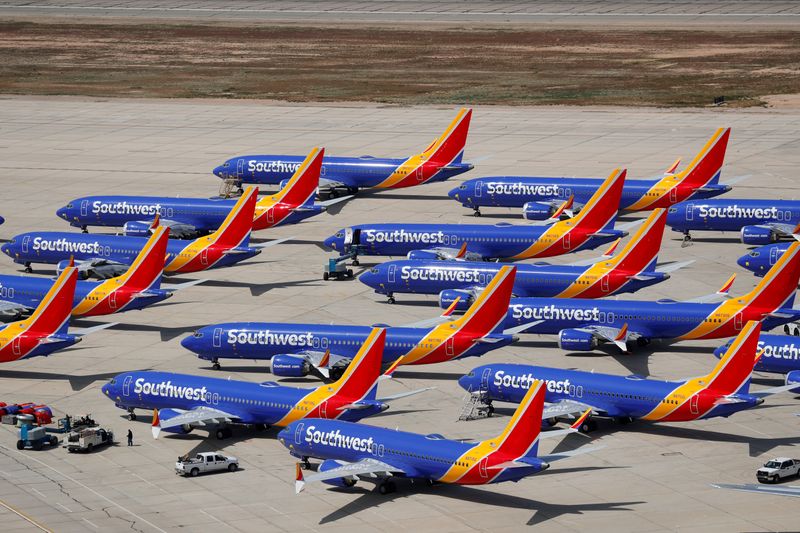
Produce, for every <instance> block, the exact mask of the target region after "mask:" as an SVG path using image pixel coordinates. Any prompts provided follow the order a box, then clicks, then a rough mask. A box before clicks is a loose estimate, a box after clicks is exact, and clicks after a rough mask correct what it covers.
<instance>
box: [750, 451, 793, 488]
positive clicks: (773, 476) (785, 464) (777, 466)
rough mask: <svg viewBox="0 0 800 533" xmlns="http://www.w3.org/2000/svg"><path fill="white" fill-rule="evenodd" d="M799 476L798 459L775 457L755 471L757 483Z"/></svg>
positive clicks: (775, 481)
mask: <svg viewBox="0 0 800 533" xmlns="http://www.w3.org/2000/svg"><path fill="white" fill-rule="evenodd" d="M792 476H800V459H789V458H788V457H776V458H775V459H772V460H769V461H767V462H766V463H764V466H762V467H761V468H759V469H758V470H757V471H756V478H757V479H758V482H759V483H777V482H778V481H780V480H781V479H784V478H787V477H792Z"/></svg>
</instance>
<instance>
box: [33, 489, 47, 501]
mask: <svg viewBox="0 0 800 533" xmlns="http://www.w3.org/2000/svg"><path fill="white" fill-rule="evenodd" d="M31 490H32V491H33V492H35V493H36V494H38V495H39V496H41V497H42V498H45V499H46V498H47V496H45V495H44V494H43V493H42V491H40V490H39V489H37V488H36V487H31Z"/></svg>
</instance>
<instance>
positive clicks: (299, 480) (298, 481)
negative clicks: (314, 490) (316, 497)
mask: <svg viewBox="0 0 800 533" xmlns="http://www.w3.org/2000/svg"><path fill="white" fill-rule="evenodd" d="M304 488H306V482H305V480H304V479H303V468H302V467H301V466H300V463H296V464H295V474H294V493H295V494H300V493H301V492H303V489H304Z"/></svg>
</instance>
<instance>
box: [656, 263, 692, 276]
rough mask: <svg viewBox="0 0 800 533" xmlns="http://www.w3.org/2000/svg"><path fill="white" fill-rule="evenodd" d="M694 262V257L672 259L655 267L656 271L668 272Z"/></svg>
mask: <svg viewBox="0 0 800 533" xmlns="http://www.w3.org/2000/svg"><path fill="white" fill-rule="evenodd" d="M692 263H694V259H690V260H689V261H680V262H678V261H672V262H669V263H662V264H660V265H658V266H657V267H656V272H661V273H664V274H669V273H670V272H675V271H676V270H680V269H682V268H686V267H687V266H689V265H691V264H692Z"/></svg>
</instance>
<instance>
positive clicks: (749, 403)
mask: <svg viewBox="0 0 800 533" xmlns="http://www.w3.org/2000/svg"><path fill="white" fill-rule="evenodd" d="M534 380H542V381H544V382H545V383H546V386H547V392H546V393H545V401H546V402H548V403H555V402H560V401H564V400H573V401H576V402H581V403H584V404H587V405H591V406H592V407H594V408H595V409H596V410H597V411H599V412H601V413H603V414H605V415H607V416H611V417H631V418H640V417H643V416H645V415H647V414H648V413H650V412H652V411H653V410H654V409H656V408H657V407H658V406H659V404H661V403H662V400H664V399H665V398H667V397H669V396H670V394H671V393H672V392H673V391H675V390H676V389H677V388H678V387H679V386H680V385H682V384H683V383H684V382H683V381H661V380H655V379H645V378H642V377H639V376H628V377H625V376H614V375H611V374H600V373H597V372H582V371H579V370H562V369H559V368H548V367H543V366H532V365H515V364H496V365H484V366H479V367H477V368H474V369H473V370H471V371H470V372H469V374H467V375H466V376H463V377H461V378H459V380H458V383H459V385H461V387H462V388H464V389H466V390H469V391H480V392H481V393H482V394H483V395H485V396H484V398H485V399H486V400H488V401H501V402H509V403H520V402H521V401H522V399H523V398H524V397H525V393H526V392H528V388H529V387H530V384H531V383H532V382H533V381H534ZM737 396H738V397H739V399H741V400H743V401H742V402H741V403H735V404H721V405H718V406H716V407H714V408H713V409H711V410H710V411H709V412H707V413H705V415H703V416H702V417H700V418H713V417H715V416H729V415H731V414H733V413H735V412H737V411H742V410H744V409H750V408H751V407H754V406H756V405H758V404H759V400H758V399H757V398H756V397H754V396H750V395H748V394H741V393H739V394H737Z"/></svg>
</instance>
